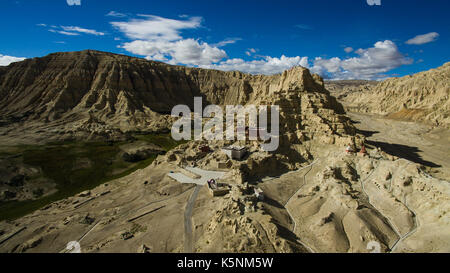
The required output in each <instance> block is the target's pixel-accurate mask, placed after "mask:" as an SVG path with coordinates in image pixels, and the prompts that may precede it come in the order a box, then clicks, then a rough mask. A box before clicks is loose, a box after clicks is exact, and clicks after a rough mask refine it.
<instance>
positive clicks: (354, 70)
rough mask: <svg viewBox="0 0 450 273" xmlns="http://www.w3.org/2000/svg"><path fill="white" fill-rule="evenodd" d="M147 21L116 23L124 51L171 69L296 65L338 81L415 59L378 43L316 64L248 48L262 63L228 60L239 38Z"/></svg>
mask: <svg viewBox="0 0 450 273" xmlns="http://www.w3.org/2000/svg"><path fill="white" fill-rule="evenodd" d="M140 17H143V18H142V19H131V20H129V21H125V22H111V25H113V26H114V27H115V28H117V29H118V30H119V31H120V32H122V33H123V34H124V35H125V36H126V37H128V38H130V39H131V41H130V42H126V43H123V44H121V45H120V46H119V47H120V48H123V49H125V50H127V51H128V52H131V53H133V54H136V55H141V56H145V58H146V59H148V60H157V61H163V62H167V63H169V64H185V65H191V66H196V67H203V68H212V69H219V70H225V71H230V70H238V71H242V72H246V73H252V74H276V73H280V72H283V71H284V70H287V69H290V68H291V67H293V66H303V67H307V68H311V71H312V72H313V73H319V74H321V75H322V76H324V77H327V78H334V79H379V78H382V77H386V75H385V74H384V73H386V72H388V71H390V70H392V69H395V68H397V67H399V66H401V65H406V64H411V63H412V62H413V60H412V59H410V58H407V57H405V56H404V55H403V54H402V53H401V52H400V51H399V50H398V48H397V46H396V44H395V43H394V42H392V41H389V40H386V41H379V42H377V43H375V44H374V46H373V47H370V48H367V49H358V50H356V51H354V49H353V48H351V47H347V48H345V49H344V50H345V51H346V52H347V53H352V52H353V53H352V54H355V55H357V56H356V57H352V58H346V59H341V58H338V57H334V58H330V59H324V58H320V57H319V58H315V59H314V61H313V62H312V65H310V63H309V62H308V59H309V58H308V57H306V56H303V57H301V56H292V57H290V56H285V55H282V56H281V57H279V58H278V57H271V56H261V55H255V53H256V52H257V51H258V50H257V49H254V48H249V49H247V50H246V51H245V54H247V55H248V56H252V57H253V56H254V57H256V58H257V59H253V60H250V61H248V60H244V59H240V58H233V59H228V55H227V53H226V52H225V51H224V50H223V49H221V48H220V47H222V46H225V45H227V44H232V43H235V42H236V41H238V40H240V39H239V38H234V39H231V38H229V39H225V40H223V41H221V42H218V43H216V44H208V43H206V42H204V41H201V40H200V39H193V38H184V37H183V36H182V31H183V30H192V29H198V28H200V27H202V25H201V22H202V18H201V17H185V16H183V17H182V19H178V20H177V19H168V18H163V17H159V16H153V15H140Z"/></svg>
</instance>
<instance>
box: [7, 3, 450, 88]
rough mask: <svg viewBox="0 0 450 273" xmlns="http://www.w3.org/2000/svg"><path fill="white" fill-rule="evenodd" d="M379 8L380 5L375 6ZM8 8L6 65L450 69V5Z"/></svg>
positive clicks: (373, 74)
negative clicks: (139, 61)
mask: <svg viewBox="0 0 450 273" xmlns="http://www.w3.org/2000/svg"><path fill="white" fill-rule="evenodd" d="M369 1H372V0H369ZM380 1H381V5H368V3H367V0H339V1H336V0H315V1H310V0H308V1H301V0H297V1H294V0H292V1H284V0H277V1H255V0H241V1H231V0H227V1H222V0H208V1H203V0H195V1H169V0H166V1H155V0H151V1H136V0H127V1H123V0H109V1H98V0H45V1H43V0H2V1H0V15H1V16H0V21H1V22H0V25H1V29H0V33H1V35H0V65H7V64H9V63H10V62H11V61H17V60H20V59H21V58H31V57H37V56H44V55H47V54H49V53H52V52H58V51H76V50H83V49H96V50H102V51H109V52H114V53H121V54H126V55H131V56H137V57H142V58H147V59H152V60H158V61H164V62H167V63H171V64H182V65H188V66H198V67H204V68H215V69H222V70H241V71H244V72H249V73H263V74H273V73H279V72H281V71H283V70H285V69H288V68H290V67H292V66H294V65H302V66H306V67H308V68H310V69H311V70H312V71H313V72H315V73H319V74H321V75H322V76H324V77H326V78H332V79H351V78H360V79H363V78H364V79H382V78H385V77H388V76H403V75H407V74H412V73H416V72H419V71H423V70H427V69H430V68H435V67H438V66H440V65H442V64H443V63H445V62H447V61H450V59H449V56H450V54H449V53H450V49H449V48H450V47H449V44H450V43H449V42H450V41H449V39H450V38H449V35H450V23H449V19H448V17H449V15H448V14H449V11H450V1H448V0H434V1H424V0H422V1H419V0H380Z"/></svg>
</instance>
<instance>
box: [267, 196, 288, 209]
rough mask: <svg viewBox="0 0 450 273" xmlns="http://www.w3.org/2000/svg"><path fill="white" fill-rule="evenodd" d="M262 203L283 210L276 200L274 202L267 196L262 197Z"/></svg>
mask: <svg viewBox="0 0 450 273" xmlns="http://www.w3.org/2000/svg"><path fill="white" fill-rule="evenodd" d="M263 203H265V204H267V205H270V206H273V207H276V208H279V209H284V206H283V205H281V204H280V202H278V201H277V200H274V199H272V198H270V197H269V196H267V195H265V196H264V200H263Z"/></svg>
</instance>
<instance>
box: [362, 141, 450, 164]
mask: <svg viewBox="0 0 450 273" xmlns="http://www.w3.org/2000/svg"><path fill="white" fill-rule="evenodd" d="M366 144H368V145H372V146H375V147H378V148H380V149H381V150H383V151H384V152H386V153H388V154H390V155H393V156H397V157H401V158H404V159H407V160H409V161H412V162H414V163H418V164H421V165H424V166H427V167H432V168H438V167H442V166H441V165H438V164H436V163H433V162H430V161H426V160H423V159H422V157H421V156H420V155H419V154H418V153H419V152H421V150H420V149H419V148H417V147H412V146H407V145H402V144H395V143H387V142H380V141H372V140H366Z"/></svg>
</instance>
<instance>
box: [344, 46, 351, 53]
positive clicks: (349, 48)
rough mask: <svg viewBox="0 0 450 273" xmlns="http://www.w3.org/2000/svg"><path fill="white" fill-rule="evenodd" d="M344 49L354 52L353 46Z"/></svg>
mask: <svg viewBox="0 0 450 273" xmlns="http://www.w3.org/2000/svg"><path fill="white" fill-rule="evenodd" d="M344 51H345V52H347V53H350V52H353V47H346V48H344Z"/></svg>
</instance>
